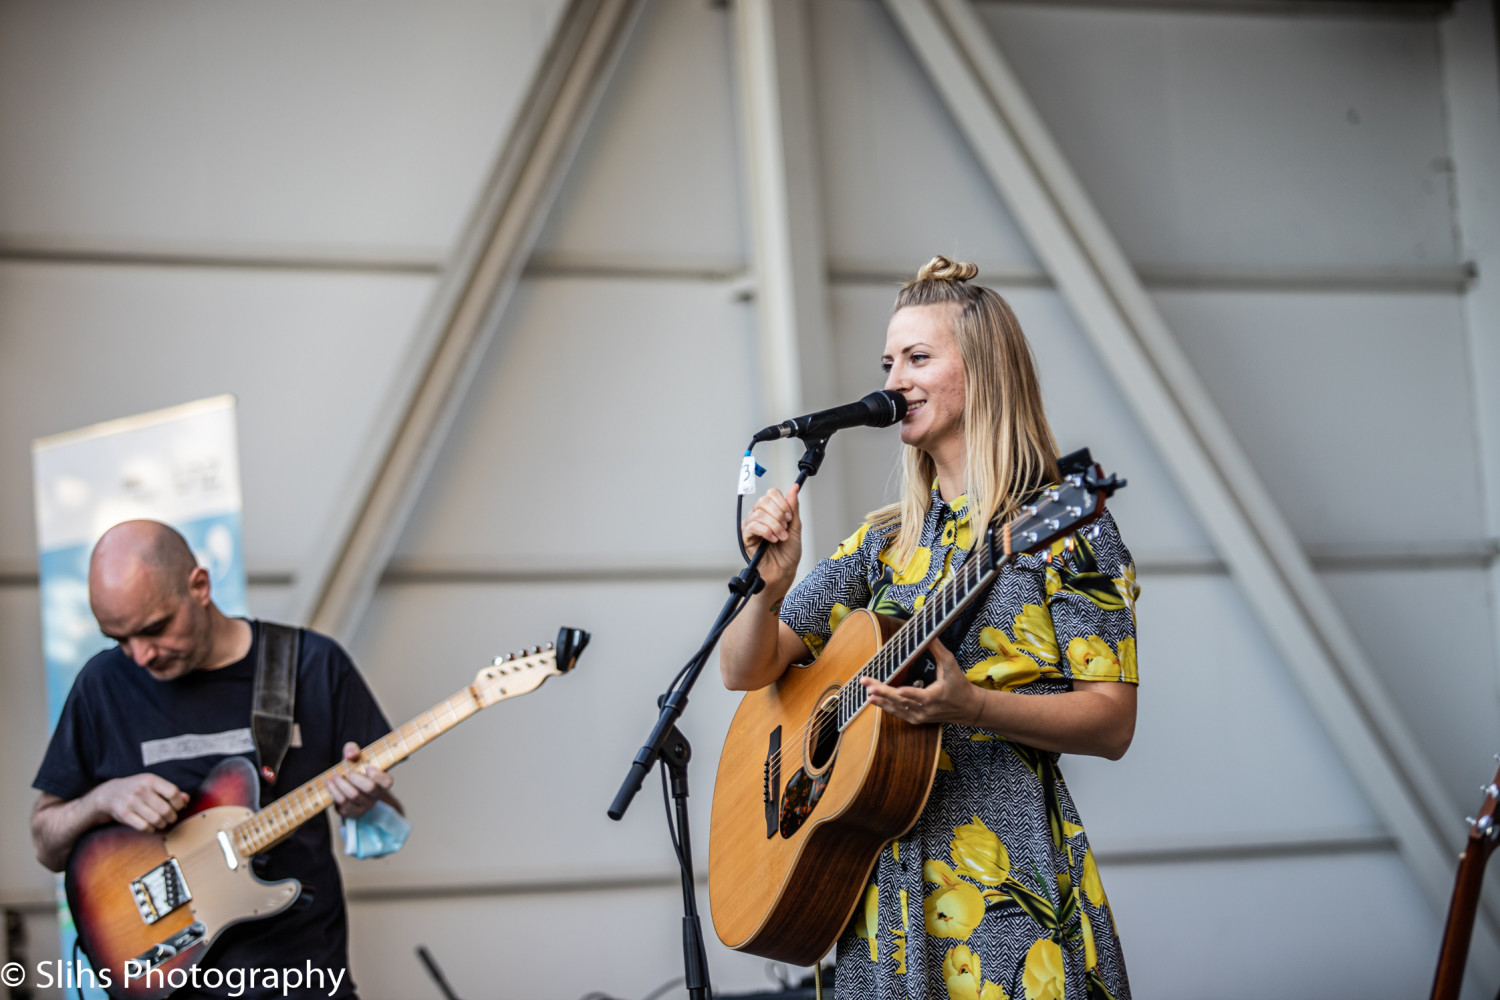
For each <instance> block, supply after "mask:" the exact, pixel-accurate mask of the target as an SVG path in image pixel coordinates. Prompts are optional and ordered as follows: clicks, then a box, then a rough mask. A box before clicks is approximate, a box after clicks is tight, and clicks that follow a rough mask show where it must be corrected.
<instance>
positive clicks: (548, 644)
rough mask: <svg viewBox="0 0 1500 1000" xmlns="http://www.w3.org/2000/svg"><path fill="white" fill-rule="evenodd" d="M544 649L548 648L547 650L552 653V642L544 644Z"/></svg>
mask: <svg viewBox="0 0 1500 1000" xmlns="http://www.w3.org/2000/svg"><path fill="white" fill-rule="evenodd" d="M542 649H544V650H546V651H547V652H549V653H550V652H551V651H552V643H550V642H549V643H545V644H543V646H542Z"/></svg>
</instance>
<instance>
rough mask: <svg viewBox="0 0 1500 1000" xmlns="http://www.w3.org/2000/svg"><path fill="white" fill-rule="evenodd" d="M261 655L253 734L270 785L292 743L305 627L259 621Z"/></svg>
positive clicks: (253, 700) (252, 707) (253, 704)
mask: <svg viewBox="0 0 1500 1000" xmlns="http://www.w3.org/2000/svg"><path fill="white" fill-rule="evenodd" d="M257 624H258V625H259V627H260V655H259V656H258V657H257V658H256V662H255V687H254V694H253V695H252V697H251V703H250V735H251V736H252V737H253V738H254V740H255V757H256V760H257V761H258V762H259V763H260V776H261V778H262V780H264V781H265V783H266V784H268V785H273V784H275V783H276V773H277V771H279V770H280V768H281V762H282V760H284V759H285V758H286V752H287V748H289V747H290V746H291V745H292V711H293V709H294V708H295V707H296V700H297V658H298V655H299V653H300V651H301V646H302V630H301V629H299V628H292V627H291V626H288V625H278V624H276V623H275V622H264V621H263V622H259V623H257Z"/></svg>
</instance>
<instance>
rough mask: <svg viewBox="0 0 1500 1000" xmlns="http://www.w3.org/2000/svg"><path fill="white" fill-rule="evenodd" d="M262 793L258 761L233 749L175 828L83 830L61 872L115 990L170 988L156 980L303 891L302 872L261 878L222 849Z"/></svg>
mask: <svg viewBox="0 0 1500 1000" xmlns="http://www.w3.org/2000/svg"><path fill="white" fill-rule="evenodd" d="M259 798H260V784H259V781H258V780H257V778H256V774H255V766H254V765H253V764H251V763H250V761H249V760H248V759H247V758H244V757H230V758H227V759H226V760H224V761H223V762H222V763H220V764H219V765H218V766H217V767H215V768H214V769H213V770H212V771H210V772H209V775H208V777H207V778H206V779H205V780H204V782H203V784H202V786H200V787H199V789H198V790H197V792H195V793H194V794H193V796H192V799H191V801H190V802H189V803H188V808H187V811H186V812H185V813H184V815H183V817H182V818H181V819H179V820H178V821H177V823H176V825H175V826H173V827H172V828H171V829H170V830H167V831H166V832H161V831H156V832H152V833H141V832H139V831H137V830H132V829H131V828H130V827H128V826H106V827H99V828H97V829H95V830H92V831H90V832H89V833H86V834H84V836H83V837H81V838H80V839H79V841H78V843H77V845H75V846H74V848H73V853H72V855H71V856H70V857H69V859H68V873H67V877H66V878H65V879H64V885H65V887H66V889H67V893H68V908H69V909H70V910H71V911H72V913H73V921H74V924H75V925H76V926H77V928H78V940H79V943H80V945H81V946H82V948H83V950H84V953H85V954H87V955H89V956H90V957H93V958H98V959H101V960H103V961H105V962H107V963H108V964H107V965H104V966H96V968H95V971H96V972H98V973H103V972H105V971H106V970H107V971H108V974H109V980H110V984H111V986H110V991H111V992H112V993H114V994H115V995H117V996H128V997H150V996H159V995H162V994H163V993H165V992H170V991H169V990H161V989H153V988H152V984H155V983H158V982H162V983H165V982H169V981H170V980H169V976H170V974H171V972H172V971H173V970H174V969H184V970H186V969H188V968H190V967H191V966H192V965H194V964H195V963H197V962H199V961H201V960H202V958H203V954H204V953H205V952H206V951H208V949H209V946H210V945H212V944H213V942H214V939H215V938H217V937H218V936H219V933H220V932H221V931H223V930H224V929H225V928H226V927H229V926H230V925H232V924H236V923H239V922H240V921H242V920H249V919H251V918H257V917H268V916H271V915H272V914H274V913H280V912H281V911H282V910H284V909H286V908H287V907H288V906H291V905H292V902H293V901H294V900H295V899H296V898H297V896H298V894H300V893H301V891H302V886H301V885H300V884H298V882H297V880H296V879H286V880H284V881H281V882H263V881H261V880H260V879H259V878H257V877H256V876H255V874H254V873H253V872H252V871H251V869H250V862H249V859H248V858H246V859H240V858H238V857H236V856H235V855H234V853H233V848H232V847H230V848H229V853H227V854H226V851H225V848H224V846H223V844H221V842H220V837H221V835H222V836H224V837H225V838H226V839H225V841H224V843H226V844H227V843H229V841H228V840H227V837H228V835H229V833H230V831H232V830H233V829H234V828H235V826H237V825H238V824H239V823H241V822H242V821H244V820H246V819H248V818H249V817H250V816H251V815H252V814H253V813H254V812H255V810H256V809H257V808H258V807H259V805H260V802H259ZM188 887H191V889H190V890H189V889H188ZM189 892H191V896H188V895H187V894H188V893H189ZM185 897H186V898H185ZM106 956H108V957H107V958H106ZM127 963H132V964H131V965H129V967H127ZM147 970H150V973H151V974H150V976H149V979H150V982H149V983H148V982H147V978H148V977H147ZM178 978H179V981H180V979H181V977H180V976H179V977H178Z"/></svg>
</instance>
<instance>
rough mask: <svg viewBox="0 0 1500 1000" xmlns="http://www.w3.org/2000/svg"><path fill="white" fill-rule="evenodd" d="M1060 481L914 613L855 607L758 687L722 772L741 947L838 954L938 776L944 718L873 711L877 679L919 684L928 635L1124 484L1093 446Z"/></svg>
mask: <svg viewBox="0 0 1500 1000" xmlns="http://www.w3.org/2000/svg"><path fill="white" fill-rule="evenodd" d="M1059 466H1060V467H1061V469H1062V471H1063V473H1064V477H1063V481H1062V483H1061V484H1060V485H1059V486H1057V487H1055V488H1053V489H1050V490H1048V491H1046V493H1044V494H1042V495H1041V496H1040V497H1039V498H1038V499H1037V500H1036V501H1035V502H1034V503H1032V504H1030V505H1028V506H1026V507H1024V508H1023V509H1022V510H1021V512H1020V515H1019V516H1017V517H1016V518H1014V519H1013V520H1011V521H1009V522H1007V523H1005V524H1003V525H999V526H991V527H990V528H989V529H988V530H987V531H986V532H985V536H984V538H983V540H982V541H981V542H980V544H978V545H976V546H975V548H974V551H973V552H972V553H970V555H969V557H968V558H967V559H966V560H965V561H964V564H963V566H962V567H961V568H960V569H959V570H958V572H957V574H956V575H955V577H954V579H952V580H951V581H949V582H948V583H947V584H945V585H944V586H943V587H942V588H941V589H940V590H939V591H938V592H937V593H936V594H934V595H932V596H931V597H929V599H928V601H927V603H926V604H924V605H923V606H922V608H921V609H920V610H919V611H917V613H916V614H914V615H913V616H912V617H911V618H910V619H909V620H907V621H906V622H905V623H904V624H902V623H901V622H898V621H896V620H895V619H891V618H888V617H886V616H884V615H878V614H876V613H874V612H872V611H869V610H868V609H859V610H855V611H851V612H849V614H848V615H847V616H846V617H845V618H844V620H843V622H841V623H840V624H839V627H838V630H837V631H835V632H834V634H833V636H832V638H830V639H829V640H828V644H827V645H826V646H825V647H824V649H823V652H822V654H821V655H820V656H819V657H818V658H817V659H816V660H814V661H813V662H812V663H811V664H810V665H809V666H807V667H805V668H797V669H789V670H787V671H786V673H784V674H783V675H782V676H781V679H780V680H778V681H777V682H776V683H774V684H772V685H770V686H768V687H765V688H762V689H761V690H759V691H751V692H749V693H748V694H746V695H745V697H744V699H743V700H742V701H741V702H740V707H739V709H738V711H736V713H735V716H734V721H733V722H732V723H731V724H730V729H729V735H728V736H727V737H726V738H725V740H724V752H723V755H722V756H721V757H720V759H719V773H718V777H717V779H716V781H715V784H714V801H713V817H712V824H711V826H710V828H709V843H708V898H709V905H710V907H711V909H712V912H713V920H714V929H715V930H716V931H717V932H718V934H719V939H720V940H721V941H723V942H724V943H725V944H726V945H728V946H729V947H730V948H734V949H736V950H738V951H746V952H749V953H751V954H753V955H760V956H762V957H764V958H769V959H773V960H775V961H780V962H787V963H789V964H792V965H802V966H807V965H812V964H814V963H816V962H817V961H818V960H819V959H820V958H822V957H823V955H825V954H827V952H828V949H829V948H831V947H832V946H833V945H834V943H835V942H836V941H837V940H838V936H839V934H840V933H841V932H842V931H843V929H844V927H845V926H846V925H847V924H848V923H849V917H850V916H851V915H852V914H853V912H854V907H855V906H856V905H857V904H858V903H859V900H860V899H861V898H862V896H863V894H864V888H865V885H866V884H867V883H868V881H869V878H870V871H871V870H872V869H873V868H874V866H875V862H876V860H877V859H878V858H879V856H880V851H881V849H882V848H884V847H885V845H886V844H887V843H889V842H890V841H892V840H894V839H895V838H897V837H899V836H901V835H902V834H903V833H905V832H906V831H907V830H909V829H911V827H912V825H913V824H914V823H916V821H917V817H918V816H920V815H921V812H922V809H923V807H925V806H926V804H927V796H928V794H929V793H930V792H931V791H932V780H933V776H934V775H935V774H936V773H937V763H938V751H939V749H940V743H941V736H942V726H941V725H939V724H927V725H912V724H910V723H907V722H903V721H901V720H900V719H898V718H896V717H895V716H893V715H889V714H887V713H885V712H879V711H873V710H869V711H866V710H865V709H866V697H865V689H864V687H863V686H862V685H861V684H860V679H861V678H863V677H874V678H876V679H878V680H880V681H882V682H884V683H886V684H902V683H910V682H912V681H913V680H914V678H915V674H916V672H917V671H919V670H921V669H922V668H923V666H924V662H923V661H925V664H926V665H927V666H928V668H929V669H930V665H931V659H930V657H928V656H927V654H925V652H924V650H925V649H926V647H927V645H928V643H930V642H931V641H932V640H933V639H934V638H936V637H937V636H938V635H940V634H941V633H942V632H943V631H944V630H945V629H947V628H948V627H949V626H950V625H952V624H953V623H954V621H955V619H957V618H958V616H959V615H960V614H961V613H962V612H963V610H964V608H965V607H967V606H968V605H969V604H970V603H971V602H972V601H973V600H974V599H975V598H976V597H978V596H979V595H980V594H981V593H983V592H984V590H985V589H986V587H987V586H988V585H989V584H990V583H991V582H992V581H993V580H994V579H995V577H996V576H997V575H998V574H999V573H1000V570H1001V569H1002V568H1004V566H1005V565H1006V564H1007V563H1008V562H1009V561H1010V560H1011V559H1012V558H1013V557H1014V555H1016V554H1018V553H1026V552H1035V551H1037V550H1040V549H1044V548H1046V547H1048V546H1049V545H1051V544H1052V543H1053V542H1054V541H1055V540H1057V539H1059V538H1068V537H1070V536H1072V535H1073V534H1074V533H1075V532H1077V531H1078V530H1079V529H1080V528H1082V527H1084V526H1085V525H1087V524H1088V523H1089V522H1091V521H1093V520H1094V519H1096V518H1097V517H1099V515H1100V514H1102V513H1103V512H1104V501H1105V499H1106V498H1107V497H1108V496H1110V495H1111V494H1113V493H1114V492H1115V490H1117V489H1120V488H1121V487H1123V486H1124V485H1125V483H1124V481H1123V480H1120V479H1117V478H1115V477H1114V476H1110V477H1108V478H1105V476H1104V472H1103V470H1102V469H1101V468H1100V467H1099V466H1097V465H1094V464H1092V460H1091V459H1090V457H1089V454H1088V451H1087V449H1084V450H1082V451H1079V452H1075V453H1074V454H1072V455H1068V456H1066V457H1064V458H1063V459H1062V460H1061V461H1060V462H1059Z"/></svg>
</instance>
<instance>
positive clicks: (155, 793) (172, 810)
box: [87, 774, 188, 833]
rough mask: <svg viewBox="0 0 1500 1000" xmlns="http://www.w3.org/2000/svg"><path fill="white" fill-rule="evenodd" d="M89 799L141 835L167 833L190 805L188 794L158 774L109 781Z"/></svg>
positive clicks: (104, 812)
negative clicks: (158, 832) (163, 831)
mask: <svg viewBox="0 0 1500 1000" xmlns="http://www.w3.org/2000/svg"><path fill="white" fill-rule="evenodd" d="M87 797H88V798H89V799H90V800H92V801H91V805H93V807H94V808H95V809H96V810H97V811H98V812H99V813H101V814H104V815H107V816H108V817H109V818H110V819H112V820H114V821H115V822H116V823H123V824H124V825H126V826H128V827H130V828H131V829H133V830H139V831H140V832H142V833H149V832H150V831H152V830H165V829H166V828H167V827H169V826H171V825H172V824H173V823H175V822H177V813H178V811H179V810H181V809H183V808H184V807H186V806H187V804H188V796H187V793H186V792H184V791H182V790H181V789H179V788H178V787H177V786H176V785H174V784H172V783H171V782H170V781H168V780H167V779H166V778H163V777H161V776H160V775H156V774H132V775H131V776H130V777H128V778H116V779H114V780H113V781H106V782H105V783H104V784H102V785H99V786H98V787H97V788H95V789H94V790H93V791H91V792H89V794H88V796H87Z"/></svg>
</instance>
